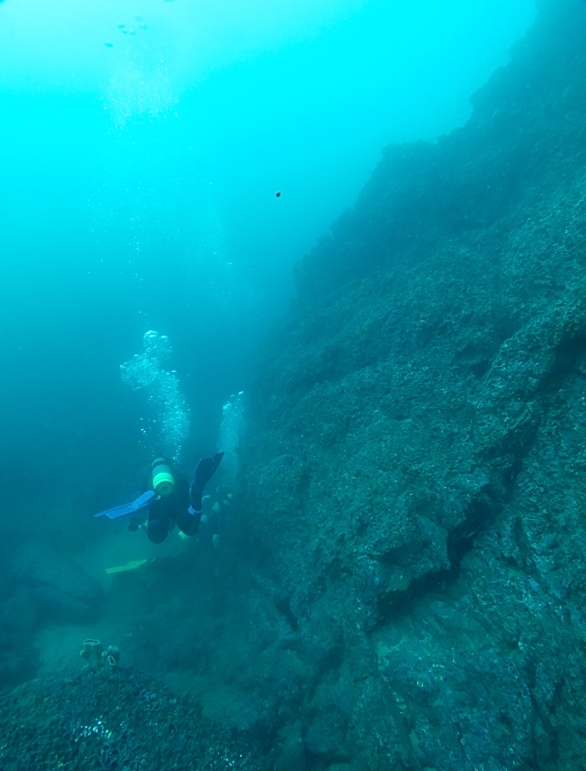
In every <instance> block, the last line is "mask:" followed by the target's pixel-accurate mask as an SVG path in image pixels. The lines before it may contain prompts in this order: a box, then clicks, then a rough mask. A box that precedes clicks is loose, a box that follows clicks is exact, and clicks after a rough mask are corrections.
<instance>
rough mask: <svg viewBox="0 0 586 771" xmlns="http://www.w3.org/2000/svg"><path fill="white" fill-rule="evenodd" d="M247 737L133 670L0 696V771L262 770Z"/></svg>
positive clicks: (48, 682) (53, 681) (262, 761)
mask: <svg viewBox="0 0 586 771" xmlns="http://www.w3.org/2000/svg"><path fill="white" fill-rule="evenodd" d="M271 767H272V764H271V763H270V758H266V757H264V756H263V755H262V754H261V753H260V752H259V749H258V743H257V742H255V741H254V740H253V739H252V738H251V737H247V736H244V735H241V734H237V733H236V732H234V731H231V732H229V731H225V730H222V729H221V728H219V727H218V726H217V725H215V724H214V723H212V721H210V720H208V719H206V718H205V717H203V716H202V715H201V714H200V713H199V711H198V710H197V709H196V708H195V707H194V706H193V705H192V704H190V703H189V701H187V700H185V699H177V698H176V697H175V696H174V695H173V693H172V692H171V691H170V690H169V689H167V688H166V687H165V686H164V685H162V684H161V683H160V682H157V681H156V680H155V679H153V678H151V677H148V676H147V675H144V674H140V673H138V672H133V671H132V670H131V669H120V668H115V669H109V668H108V669H105V670H101V671H95V670H86V671H84V672H81V673H79V674H76V675H72V676H66V677H63V676H60V677H50V678H47V679H42V680H32V681H31V682H28V683H25V684H24V685H20V686H18V687H17V688H15V689H13V690H12V691H10V692H9V693H4V694H1V695H0V768H1V769H2V771H33V769H34V771H57V769H60V770H61V771H204V770H205V771H226V769H231V768H232V769H239V770H242V771H246V769H249V770H250V771H263V769H266V770H267V771H269V769H270V768H271Z"/></svg>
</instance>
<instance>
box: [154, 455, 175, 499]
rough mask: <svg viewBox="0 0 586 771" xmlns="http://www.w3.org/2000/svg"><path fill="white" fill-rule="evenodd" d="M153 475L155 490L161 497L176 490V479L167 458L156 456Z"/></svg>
mask: <svg viewBox="0 0 586 771" xmlns="http://www.w3.org/2000/svg"><path fill="white" fill-rule="evenodd" d="M151 475H152V480H153V490H154V491H155V492H156V494H157V495H160V496H161V498H164V497H165V496H167V495H171V493H172V492H173V491H174V490H175V479H174V478H173V472H172V471H171V468H170V467H169V464H168V463H167V461H166V460H165V458H156V459H155V460H154V461H153V462H152V464H151Z"/></svg>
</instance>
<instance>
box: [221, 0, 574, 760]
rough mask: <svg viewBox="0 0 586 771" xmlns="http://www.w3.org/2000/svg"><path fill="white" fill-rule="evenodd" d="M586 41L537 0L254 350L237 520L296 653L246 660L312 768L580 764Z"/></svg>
mask: <svg viewBox="0 0 586 771" xmlns="http://www.w3.org/2000/svg"><path fill="white" fill-rule="evenodd" d="M585 41H586V4H585V3H583V2H578V0H558V1H557V2H555V3H554V2H544V3H542V4H541V8H540V11H539V16H538V20H537V23H536V25H535V27H534V29H532V30H531V31H530V33H529V34H528V35H527V37H526V39H525V40H523V41H522V42H521V43H520V44H518V45H517V46H516V47H515V49H514V51H513V54H512V61H511V63H510V64H509V65H508V66H507V67H505V68H503V69H502V70H500V71H499V72H497V73H496V74H495V75H494V76H493V77H492V78H491V80H490V81H489V83H488V84H487V85H486V86H485V87H484V88H483V89H482V90H481V91H480V92H479V93H478V94H477V96H476V98H475V100H474V115H473V117H472V118H471V120H470V122H469V123H468V124H467V125H466V126H465V127H464V128H463V129H461V130H458V131H456V132H454V133H453V134H451V135H450V136H448V137H445V138H443V139H441V140H440V141H438V142H437V144H433V145H432V144H424V143H419V144H414V145H407V146H402V147H394V148H389V149H388V150H387V151H386V152H385V153H384V157H383V159H382V161H381V163H380V166H379V168H378V169H377V170H376V172H375V174H374V176H373V178H372V180H371V182H370V183H369V184H368V185H367V187H366V189H365V190H364V192H363V194H362V195H361V197H360V199H359V200H358V202H357V204H356V206H355V207H354V209H352V210H350V211H348V212H347V213H346V214H344V215H343V217H342V218H341V219H340V220H339V221H338V222H337V223H336V224H335V226H334V227H333V232H332V236H331V237H330V238H327V239H324V240H323V241H322V242H321V243H320V244H319V245H318V247H317V248H316V250H315V251H314V252H313V253H311V254H310V255H308V256H307V257H306V258H305V260H304V261H303V262H302V263H301V265H300V266H299V270H298V273H297V281H298V299H297V300H296V301H295V303H294V305H293V307H292V310H291V312H290V314H289V316H288V317H287V318H286V319H285V320H284V321H283V322H282V324H281V325H280V327H279V328H278V329H276V330H275V331H274V333H273V335H272V337H271V339H270V340H268V341H267V343H266V344H265V347H264V350H263V351H262V354H261V363H260V370H259V378H258V382H257V384H256V388H255V391H254V393H253V395H252V399H251V405H250V410H249V426H248V432H247V436H246V441H245V442H243V446H242V464H243V471H244V473H243V474H242V483H241V488H242V489H241V491H240V493H241V495H240V501H243V502H244V503H243V504H241V505H242V506H243V507H244V508H243V510H241V512H240V514H239V517H238V521H239V522H240V525H241V528H242V531H241V535H242V537H243V538H244V537H246V538H248V539H249V541H250V543H251V553H252V554H253V555H254V556H253V561H254V575H255V580H256V586H257V591H256V593H254V594H253V595H251V599H250V603H251V606H253V605H254V604H255V603H256V605H257V606H258V607H260V606H262V607H263V608H265V610H264V611H263V612H264V613H265V616H266V615H267V614H269V613H270V611H268V610H266V608H267V607H269V606H270V607H272V608H273V611H272V612H273V613H274V614H275V615H276V616H277V617H278V618H279V619H280V622H279V623H280V624H281V626H282V630H281V631H282V634H281V641H280V643H279V644H280V645H281V648H282V650H283V651H285V652H286V654H287V656H288V662H289V663H288V664H287V665H284V664H283V660H284V659H285V658H286V657H285V653H283V654H282V655H281V658H280V659H279V657H277V656H275V657H273V658H271V659H270V660H269V659H268V658H267V657H266V656H265V657H264V658H262V659H261V658H260V657H257V658H255V660H254V661H252V660H251V661H250V662H249V664H248V677H249V678H250V680H251V681H252V680H253V679H254V672H255V666H260V664H259V663H258V662H259V661H261V660H262V662H263V665H262V666H263V667H264V669H263V673H262V677H264V678H267V677H271V676H273V677H274V682H275V683H281V685H280V686H279V687H281V688H283V686H282V683H283V675H282V668H283V667H284V666H288V667H290V668H291V671H293V669H294V671H295V677H292V678H290V679H289V682H291V683H292V687H291V689H290V691H289V692H287V691H286V690H285V689H284V688H283V690H282V693H281V694H280V697H279V704H280V706H279V719H280V721H281V723H282V724H287V723H289V724H290V725H291V726H293V725H296V721H297V720H298V719H299V717H300V716H301V720H302V723H303V729H302V733H303V741H304V747H305V754H304V756H303V764H305V763H307V767H308V768H327V767H328V764H329V765H332V766H333V767H336V768H337V767H338V764H340V766H339V767H343V768H350V767H351V768H352V769H360V771H362V770H363V769H364V771H366V769H369V771H375V770H376V769H381V771H382V769H391V768H397V769H421V770H422V771H423V769H438V770H439V769H442V770H446V771H448V770H449V771H456V770H458V771H460V770H462V769H480V768H482V769H490V770H491V771H492V770H493V769H494V770H495V771H496V769H547V771H550V770H551V771H553V769H562V768H563V769H571V768H576V769H577V768H582V767H583V753H584V747H585V746H586V717H585V715H586V612H585V610H584V609H585V608H586V577H585V576H586V77H585V73H586V44H585ZM284 458H286V459H287V462H284V461H283V459H284ZM241 545H242V544H241V542H239V543H235V546H239V547H240V548H241ZM234 559H238V556H237V555H235V557H234ZM258 607H257V608H256V610H255V608H253V607H251V611H250V612H251V614H253V613H256V615H258V614H259V611H258ZM267 644H268V643H267ZM292 659H294V660H295V662H296V664H295V665H294V666H293V665H292V664H291V660H292ZM278 662H280V663H278ZM279 667H280V669H279ZM258 676H259V677H261V674H260V672H259V675H258ZM293 686H294V687H293ZM283 730H285V729H283ZM285 733H286V731H285ZM284 744H285V745H286V742H284ZM300 762H301V761H300ZM344 764H349V765H344ZM300 767H301V766H300Z"/></svg>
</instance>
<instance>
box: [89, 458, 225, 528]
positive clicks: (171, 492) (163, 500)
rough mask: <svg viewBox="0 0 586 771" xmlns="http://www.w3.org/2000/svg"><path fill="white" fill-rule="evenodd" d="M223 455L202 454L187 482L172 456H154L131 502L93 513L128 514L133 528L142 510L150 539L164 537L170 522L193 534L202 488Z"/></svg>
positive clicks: (199, 515) (98, 515)
mask: <svg viewBox="0 0 586 771" xmlns="http://www.w3.org/2000/svg"><path fill="white" fill-rule="evenodd" d="M223 457H224V453H223V452H219V453H217V454H216V455H213V456H212V457H211V458H202V459H201V460H200V461H199V463H198V464H197V466H196V467H195V471H194V473H193V479H192V481H191V484H189V482H188V481H187V479H186V478H185V475H184V474H183V472H182V471H181V469H180V468H179V466H178V465H177V464H176V463H175V462H174V461H173V460H169V459H168V458H156V459H155V460H154V461H153V462H152V463H151V464H150V466H149V468H148V471H147V472H146V473H145V476H144V479H143V482H142V485H141V488H142V495H140V496H139V497H138V498H137V499H136V500H135V501H133V502H132V503H126V504H124V505H122V506H117V507H116V508H114V509H108V510H107V511H101V512H100V513H99V514H96V515H95V516H96V517H101V516H106V517H108V518H109V519H118V518H119V517H126V516H130V517H132V519H133V521H134V523H135V525H134V527H135V528H137V527H138V526H139V524H138V521H137V520H138V519H139V518H140V519H142V520H143V521H144V519H143V518H144V514H141V512H145V511H146V512H147V518H146V522H145V524H144V528H145V530H146V533H147V535H148V537H149V540H150V541H152V542H153V543H161V542H162V541H164V540H165V538H166V537H167V535H168V533H169V530H170V529H171V527H172V526H173V524H176V525H177V527H178V528H179V530H181V532H182V533H185V535H195V534H196V533H197V532H198V530H199V522H200V519H201V515H202V497H203V491H204V488H205V486H206V484H207V483H208V482H209V481H210V479H211V478H212V477H213V475H214V474H215V473H216V469H217V468H218V466H219V465H220V461H221V460H222V458H223Z"/></svg>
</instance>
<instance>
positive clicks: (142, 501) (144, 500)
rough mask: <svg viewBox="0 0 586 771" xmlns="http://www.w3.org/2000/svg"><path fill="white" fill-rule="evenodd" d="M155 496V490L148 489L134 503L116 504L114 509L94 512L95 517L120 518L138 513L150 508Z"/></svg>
mask: <svg viewBox="0 0 586 771" xmlns="http://www.w3.org/2000/svg"><path fill="white" fill-rule="evenodd" d="M154 497H155V492H154V490H147V491H146V493H143V494H142V495H141V496H139V497H138V498H137V499H136V500H135V501H132V503H124V504H122V506H115V507H114V508H113V509H106V511H100V513H99V514H94V517H108V519H118V518H119V517H128V516H130V515H131V514H136V512H137V511H142V510H143V509H148V507H149V506H150V505H151V503H152V501H153V498H154Z"/></svg>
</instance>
